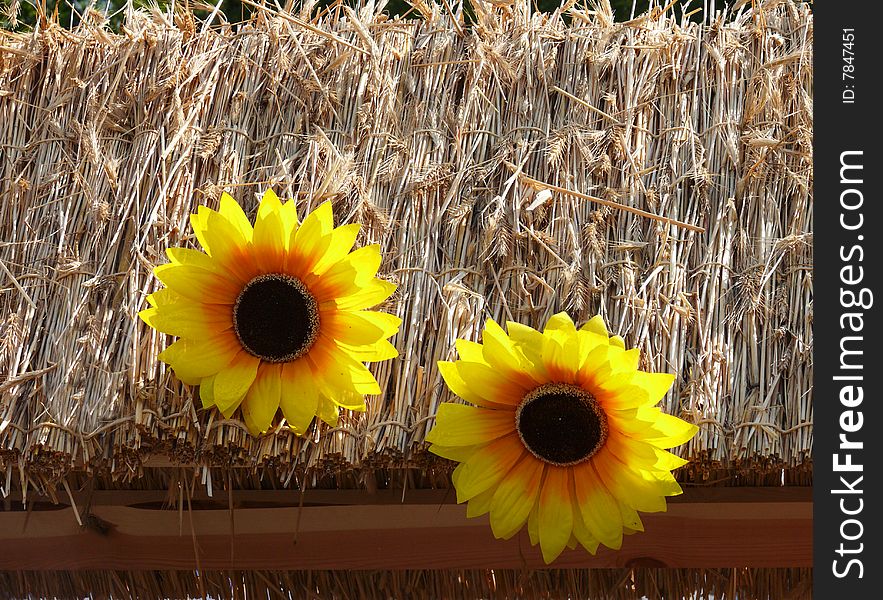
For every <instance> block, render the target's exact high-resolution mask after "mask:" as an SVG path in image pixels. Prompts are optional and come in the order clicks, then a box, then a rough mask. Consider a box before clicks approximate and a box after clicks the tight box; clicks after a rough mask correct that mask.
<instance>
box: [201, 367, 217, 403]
mask: <svg viewBox="0 0 883 600" xmlns="http://www.w3.org/2000/svg"><path fill="white" fill-rule="evenodd" d="M214 385H215V376H214V375H210V376H208V377H203V378H202V379H201V380H200V382H199V399H200V400H202V407H203V408H211V407H212V406H214V405H215V393H214Z"/></svg>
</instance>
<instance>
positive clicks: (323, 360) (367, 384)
mask: <svg viewBox="0 0 883 600" xmlns="http://www.w3.org/2000/svg"><path fill="white" fill-rule="evenodd" d="M306 359H307V360H309V362H310V365H311V366H312V369H313V373H314V374H315V375H316V376H317V377H319V378H320V379H321V380H322V382H323V383H324V384H325V385H327V387H328V388H330V390H343V391H349V392H353V393H355V394H379V393H380V386H379V385H378V384H377V380H376V379H374V375H373V374H372V373H371V371H369V370H368V369H367V368H366V367H365V365H364V364H362V363H360V362H358V361H357V360H356V359H354V358H353V357H352V356H350V355H349V354H347V353H346V352H345V351H343V350H341V349H340V348H338V347H337V346H336V345H334V344H333V343H329V342H328V341H327V340H325V339H324V338H321V337H320V339H319V340H318V341H317V342H316V344H314V345H313V347H312V348H311V349H310V351H309V352H308V353H307V354H306ZM330 396H331V397H332V398H333V397H334V396H335V394H334V392H333V391H332V392H331V393H330Z"/></svg>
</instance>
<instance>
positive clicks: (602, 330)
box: [580, 315, 610, 338]
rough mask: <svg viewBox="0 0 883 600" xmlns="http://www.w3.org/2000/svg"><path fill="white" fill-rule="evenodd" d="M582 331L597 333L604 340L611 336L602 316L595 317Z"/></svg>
mask: <svg viewBox="0 0 883 600" xmlns="http://www.w3.org/2000/svg"><path fill="white" fill-rule="evenodd" d="M580 329H581V330H582V331H590V332H592V333H596V334H598V335H600V336H603V337H604V338H607V337H608V336H609V335H610V334H609V333H607V326H606V325H605V324H604V319H602V318H601V315H595V316H594V317H592V318H591V319H590V320H589V321H588V322H587V323H586V324H585V325H583V326H582V327H580Z"/></svg>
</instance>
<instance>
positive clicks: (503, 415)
mask: <svg viewBox="0 0 883 600" xmlns="http://www.w3.org/2000/svg"><path fill="white" fill-rule="evenodd" d="M513 431H515V411H514V410H487V409H484V408H476V407H473V406H466V405H465V404H453V403H450V402H446V403H444V404H441V405H440V406H439V407H438V412H437V413H436V415H435V427H433V429H432V431H430V432H429V434H428V435H427V436H426V441H427V442H431V443H433V444H441V445H443V446H474V445H476V444H485V443H488V442H492V441H493V440H495V439H497V438H500V437H503V436H504V435H508V434H510V433H512V432H513Z"/></svg>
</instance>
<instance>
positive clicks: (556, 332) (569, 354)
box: [542, 329, 581, 383]
mask: <svg viewBox="0 0 883 600" xmlns="http://www.w3.org/2000/svg"><path fill="white" fill-rule="evenodd" d="M542 356H543V363H544V364H545V366H546V372H547V373H548V374H549V378H550V379H551V380H552V381H560V382H566V383H570V382H573V381H576V374H577V369H578V368H579V365H580V362H581V361H580V350H579V338H577V336H576V334H574V335H569V334H568V333H567V332H566V330H564V329H547V330H546V331H544V332H543V349H542Z"/></svg>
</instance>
